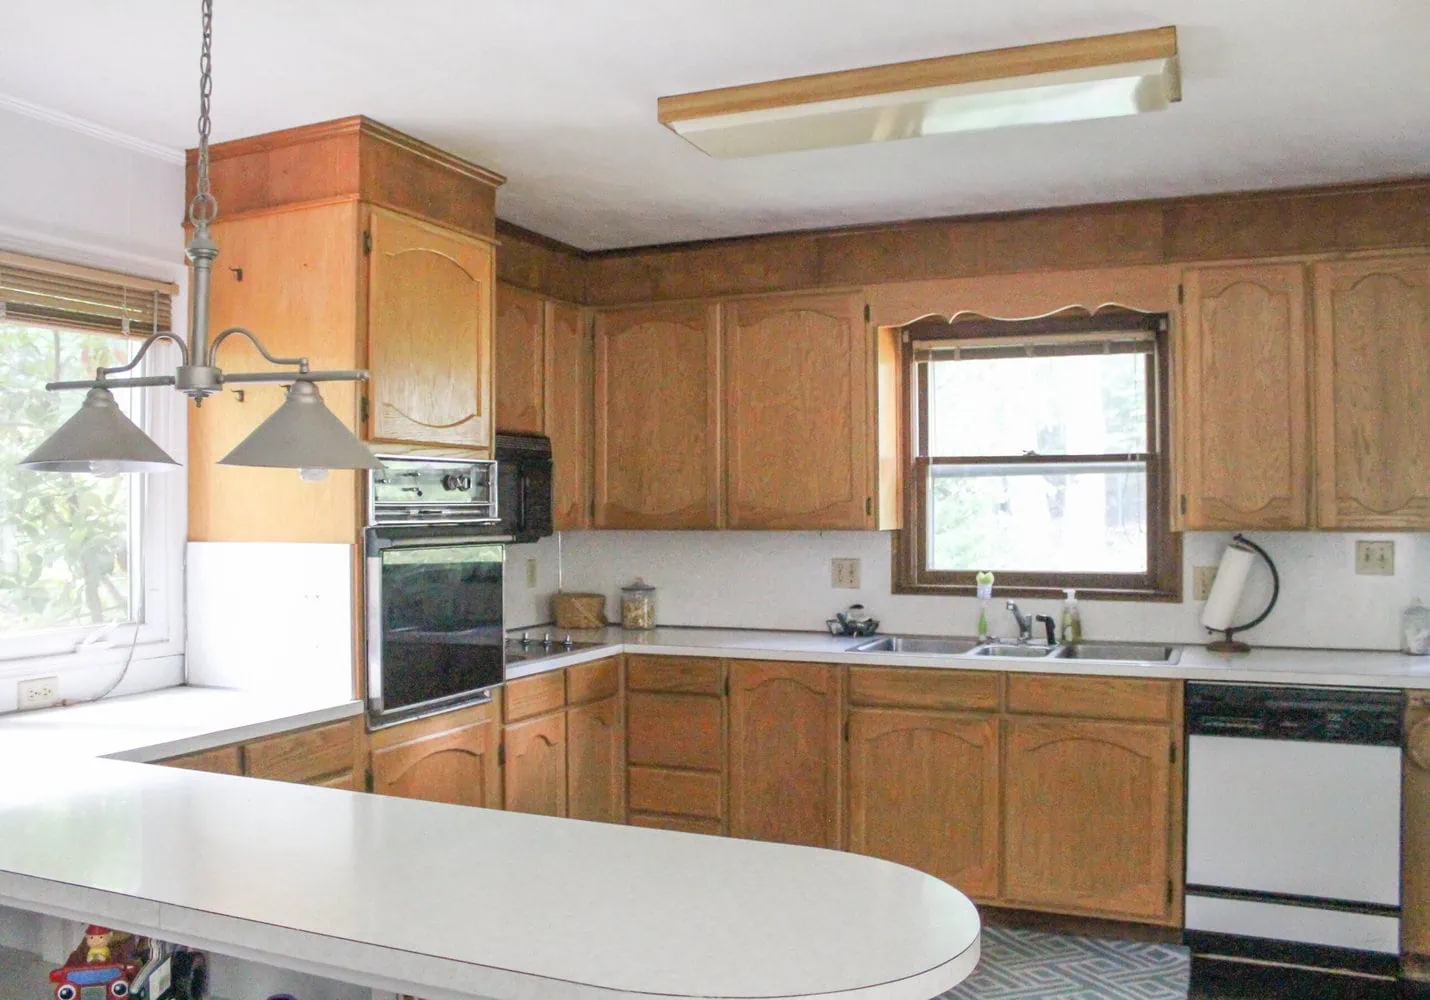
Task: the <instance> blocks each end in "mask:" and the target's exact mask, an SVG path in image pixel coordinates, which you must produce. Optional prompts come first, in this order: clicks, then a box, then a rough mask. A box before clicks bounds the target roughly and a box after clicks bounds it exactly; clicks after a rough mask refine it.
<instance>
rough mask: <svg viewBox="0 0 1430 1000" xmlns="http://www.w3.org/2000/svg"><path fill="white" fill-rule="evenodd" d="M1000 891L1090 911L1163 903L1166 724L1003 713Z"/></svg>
mask: <svg viewBox="0 0 1430 1000" xmlns="http://www.w3.org/2000/svg"><path fill="white" fill-rule="evenodd" d="M1005 725H1006V726H1007V729H1006V730H1005V741H1006V751H1005V757H1004V769H1003V794H1004V812H1003V843H1004V860H1003V865H1004V868H1003V897H1004V898H1005V899H1006V900H1007V901H1008V903H1009V905H1016V904H1019V903H1022V904H1028V905H1032V906H1036V907H1044V908H1049V909H1055V910H1063V911H1067V912H1072V913H1081V914H1088V915H1094V916H1107V917H1128V918H1143V919H1151V920H1157V919H1162V918H1165V917H1166V916H1167V915H1168V913H1169V912H1170V910H1171V905H1172V904H1171V900H1170V898H1169V897H1170V895H1171V892H1170V891H1169V890H1170V886H1171V878H1172V875H1171V872H1170V870H1169V869H1170V864H1169V852H1170V846H1171V845H1170V822H1171V810H1172V803H1171V768H1172V764H1171V759H1170V758H1171V745H1172V740H1171V734H1170V731H1169V730H1168V729H1167V727H1165V726H1155V725H1140V724H1135V723H1124V722H1070V721H1064V720H1051V719H1009V720H1007V721H1006V723H1005Z"/></svg>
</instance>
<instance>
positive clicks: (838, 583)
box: [829, 559, 859, 590]
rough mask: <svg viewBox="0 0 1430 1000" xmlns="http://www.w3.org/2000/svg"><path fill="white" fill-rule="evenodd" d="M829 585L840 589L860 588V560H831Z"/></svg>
mask: <svg viewBox="0 0 1430 1000" xmlns="http://www.w3.org/2000/svg"><path fill="white" fill-rule="evenodd" d="M829 585H830V586H831V587H837V588H839V589H840V590H858V589H859V560H858V559H831V560H829Z"/></svg>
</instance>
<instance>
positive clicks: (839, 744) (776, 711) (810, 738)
mask: <svg viewBox="0 0 1430 1000" xmlns="http://www.w3.org/2000/svg"><path fill="white" fill-rule="evenodd" d="M841 677H842V673H841V670H840V668H838V667H833V666H828V665H826V664H819V663H772V662H766V661H763V660H732V661H731V662H730V758H729V760H730V832H731V833H732V834H734V835H735V836H737V837H748V838H750V839H752V840H770V841H777V842H779V843H784V844H807V845H810V846H814V847H833V848H837V847H839V846H841V845H840V839H841V837H840V819H841V812H842V809H841V802H840V784H841V782H840V778H841V772H842V770H843V760H842V753H841V751H842V749H843V746H844V743H843V740H842V739H841V732H840V730H841V728H842V727H841V711H842V709H841V699H840V681H841Z"/></svg>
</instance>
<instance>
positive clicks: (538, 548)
mask: <svg viewBox="0 0 1430 1000" xmlns="http://www.w3.org/2000/svg"><path fill="white" fill-rule="evenodd" d="M565 537H567V538H569V537H570V536H569V535H567V536H565ZM561 538H562V536H560V535H552V536H551V537H550V538H543V539H541V540H540V541H537V542H530V543H526V544H522V545H508V546H507V547H506V575H505V577H504V579H503V582H502V596H503V600H502V604H503V605H504V613H505V616H506V627H507V629H508V630H510V629H514V628H527V627H528V626H531V625H540V624H542V623H544V622H549V621H551V595H552V594H554V593H556V591H557V590H558V589H559V588H560V586H561ZM532 560H534V561H535V563H536V583H535V586H528V579H529V578H528V577H527V563H528V562H529V561H532Z"/></svg>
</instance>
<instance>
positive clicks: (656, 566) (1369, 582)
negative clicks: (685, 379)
mask: <svg viewBox="0 0 1430 1000" xmlns="http://www.w3.org/2000/svg"><path fill="white" fill-rule="evenodd" d="M892 537H893V536H892V535H891V534H889V533H885V532H852V531H849V532H841V531H829V532H783V531H781V532H742V531H706V532H673V531H652V532H634V531H585V532H570V533H566V534H564V535H563V536H562V538H561V556H562V559H561V577H562V582H563V585H564V587H565V589H567V590H589V591H594V592H597V593H606V594H609V595H611V605H610V609H609V610H608V614H611V613H614V612H615V611H616V610H617V607H618V606H617V604H616V596H617V593H618V591H619V588H620V587H621V585H623V584H626V583H629V582H630V581H631V580H633V579H634V578H635V577H637V576H641V577H644V579H645V581H646V582H647V583H650V584H652V585H654V586H656V587H657V588H659V591H658V594H657V597H656V601H657V604H656V615H657V620H658V621H659V622H660V623H661V624H664V625H706V626H727V627H742V628H771V629H822V628H823V627H824V620H825V619H826V618H829V617H830V616H831V615H832V613H833V612H834V611H836V610H838V609H840V608H843V607H844V606H846V605H848V604H851V603H854V602H856V601H858V602H861V603H863V604H864V605H865V606H866V607H867V608H868V609H869V612H870V614H872V615H874V616H875V617H877V618H878V619H880V621H881V623H882V626H881V627H882V630H883V631H885V632H909V633H916V634H917V633H925V634H951V635H972V634H973V633H974V631H975V629H976V624H977V620H978V602H977V601H976V600H974V599H972V598H957V597H925V596H907V595H894V594H892V593H891V587H890V579H891V576H890V569H891V567H890V547H891V540H892ZM1250 537H1251V538H1252V540H1253V541H1256V542H1257V543H1258V544H1260V545H1261V546H1262V547H1263V548H1265V549H1266V550H1267V551H1268V552H1269V553H1270V554H1271V558H1272V559H1273V560H1275V562H1276V565H1277V568H1278V569H1279V571H1280V573H1281V581H1282V590H1281V599H1280V602H1279V603H1278V604H1277V608H1276V610H1275V611H1274V612H1273V613H1272V615H1271V617H1270V618H1269V619H1268V620H1267V621H1266V622H1265V623H1264V624H1262V625H1261V626H1259V627H1257V628H1256V629H1254V630H1253V631H1251V632H1249V633H1247V638H1248V640H1249V641H1251V642H1253V643H1260V644H1262V645H1277V646H1308V647H1325V648H1335V649H1394V648H1398V636H1399V631H1398V630H1399V621H1400V612H1401V610H1402V609H1403V608H1404V607H1405V605H1406V604H1408V603H1409V602H1410V601H1411V600H1412V599H1413V598H1415V597H1420V598H1422V599H1423V600H1425V601H1427V602H1430V536H1427V535H1383V534H1382V535H1370V534H1367V535H1352V534H1331V533H1292V532H1285V533H1270V532H1264V533H1253V534H1251V535H1250ZM1357 538H1389V539H1392V540H1393V541H1394V542H1395V543H1396V547H1395V560H1396V565H1395V568H1396V574H1395V575H1394V576H1391V577H1369V576H1356V575H1355V573H1354V570H1353V566H1354V563H1353V556H1354V551H1355V541H1356V539H1357ZM1229 540H1230V535H1229V534H1227V535H1223V534H1204V533H1197V534H1188V535H1186V536H1185V542H1184V559H1183V562H1184V572H1185V574H1186V587H1185V591H1186V593H1187V595H1188V597H1190V595H1191V593H1192V587H1191V574H1192V568H1193V567H1194V566H1202V565H1211V566H1214V565H1216V564H1217V562H1218V561H1219V559H1220V557H1221V551H1222V549H1223V548H1224V547H1225V546H1226V544H1227V542H1228V541H1229ZM836 556H841V557H842V556H852V557H855V558H858V559H859V560H860V561H861V583H862V587H861V588H860V589H858V590H836V589H834V588H833V587H831V586H830V568H829V560H830V559H832V558H834V557H836ZM1268 593H1269V575H1267V574H1266V573H1265V571H1264V569H1262V568H1261V567H1260V565H1258V567H1257V569H1256V570H1255V571H1254V572H1253V577H1252V582H1251V585H1250V586H1249V587H1248V589H1247V594H1246V597H1245V598H1244V600H1243V604H1242V607H1243V609H1245V611H1246V614H1245V615H1244V619H1245V618H1250V617H1251V616H1252V615H1254V614H1256V613H1258V612H1259V611H1260V609H1261V607H1262V606H1263V605H1264V603H1265V596H1266V595H1267V594H1268ZM996 597H997V592H996V589H995V598H996ZM1020 605H1021V606H1022V607H1023V609H1024V610H1025V611H1027V612H1029V613H1038V612H1043V613H1048V614H1053V615H1056V614H1057V613H1058V610H1059V607H1060V604H1059V602H1056V601H1032V600H1029V601H1020ZM1082 614H1083V623H1084V631H1085V633H1086V634H1087V636H1088V637H1089V638H1101V639H1148V640H1162V641H1168V642H1179V643H1196V642H1203V641H1205V639H1206V632H1205V630H1204V629H1202V628H1201V626H1200V625H1199V623H1198V619H1199V617H1200V614H1201V604H1200V603H1199V602H1195V601H1191V600H1190V599H1189V600H1186V601H1183V602H1182V603H1179V604H1169V603H1151V602H1113V601H1084V602H1082ZM990 623H991V625H992V627H993V630H994V631H995V632H996V633H998V634H1003V635H1007V634H1009V633H1010V632H1012V621H1011V618H1010V616H1009V615H1008V613H1007V612H1006V611H1005V610H1003V602H1002V600H1001V599H1000V600H995V602H994V607H993V610H992V612H991V614H990Z"/></svg>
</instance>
